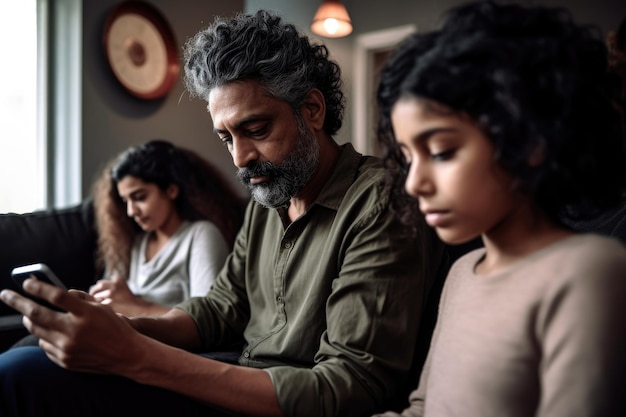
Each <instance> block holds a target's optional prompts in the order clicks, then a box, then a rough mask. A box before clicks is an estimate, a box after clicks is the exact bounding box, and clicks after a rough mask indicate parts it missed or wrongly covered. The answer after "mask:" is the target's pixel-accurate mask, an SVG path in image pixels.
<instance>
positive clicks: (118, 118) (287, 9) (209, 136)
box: [82, 0, 626, 196]
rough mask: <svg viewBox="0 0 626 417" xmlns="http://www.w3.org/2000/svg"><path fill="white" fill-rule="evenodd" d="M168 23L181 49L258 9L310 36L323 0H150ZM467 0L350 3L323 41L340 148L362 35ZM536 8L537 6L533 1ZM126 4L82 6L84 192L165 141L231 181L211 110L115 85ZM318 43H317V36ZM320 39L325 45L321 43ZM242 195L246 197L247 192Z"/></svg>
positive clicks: (612, 17) (348, 126) (593, 12)
mask: <svg viewBox="0 0 626 417" xmlns="http://www.w3.org/2000/svg"><path fill="white" fill-rule="evenodd" d="M147 1H148V2H150V3H151V4H153V5H154V6H156V7H157V8H158V9H159V10H160V11H161V12H162V13H163V14H164V15H165V16H166V18H167V20H168V21H169V23H170V25H171V27H172V29H173V31H174V33H175V36H176V39H177V43H178V44H179V46H180V47H181V48H182V45H183V44H184V42H185V40H186V39H187V38H189V37H190V36H192V35H193V34H194V33H195V32H196V31H197V30H199V29H200V28H201V27H203V26H205V25H206V24H207V23H209V22H210V21H212V19H213V16H215V15H230V14H232V13H234V12H236V11H239V10H243V11H245V12H254V11H256V10H258V9H268V10H274V11H278V12H279V13H280V14H281V15H282V16H283V17H284V19H285V20H286V21H289V22H291V23H294V24H295V25H297V26H298V27H300V28H301V29H302V30H304V31H305V32H307V33H309V35H311V34H310V32H309V25H310V21H311V19H312V17H313V15H314V14H315V11H316V9H317V7H318V6H319V4H320V3H321V0H295V1H294V0H239V1H235V0H233V1H231V0H229V1H217V0H147ZM461 2H462V1H461V0H385V1H375V0H344V4H345V5H346V7H347V9H348V11H349V13H350V15H351V18H352V21H353V25H354V32H353V33H352V34H351V35H349V36H347V37H345V38H341V39H326V40H323V41H324V42H325V43H326V44H327V46H328V47H329V50H330V53H331V56H332V57H333V58H334V59H336V60H337V61H338V62H339V64H340V65H341V67H342V70H343V78H344V85H345V90H346V93H347V98H348V107H347V114H346V118H345V123H344V126H343V128H342V129H341V130H340V132H339V134H338V135H337V140H338V141H339V142H340V143H344V142H348V141H351V140H352V136H353V117H352V113H353V111H352V110H353V108H354V104H355V103H354V102H353V101H352V100H351V98H352V97H353V95H354V94H353V89H354V86H353V81H354V73H355V70H356V68H355V67H354V57H355V50H356V44H357V41H358V39H359V37H360V36H362V35H365V34H368V33H371V32H373V31H380V30H385V29H390V28H394V27H398V26H403V25H407V24H415V25H416V26H417V30H429V29H432V28H434V27H436V26H437V24H438V22H439V19H440V17H441V15H442V13H443V12H444V11H445V10H446V9H448V8H449V7H451V6H453V5H456V4H459V3H461ZM528 2H530V1H528ZM533 2H534V3H540V4H545V5H550V6H565V7H567V8H569V9H570V10H571V11H572V13H573V15H574V18H575V19H576V20H577V21H579V22H580V23H591V24H597V25H598V26H599V27H600V29H602V30H603V31H604V32H605V33H606V32H607V31H609V30H611V29H614V28H616V27H617V25H618V24H619V22H620V20H621V19H622V18H624V17H626V1H624V0H594V1H589V0H536V1H533ZM118 3H119V0H100V1H97V2H95V1H83V9H84V10H83V34H84V39H83V55H84V56H83V96H82V99H83V105H82V111H83V115H82V134H83V138H82V140H83V143H82V157H83V161H82V184H83V185H82V190H83V195H84V196H86V195H88V193H89V186H90V184H91V182H92V181H93V179H94V178H95V176H96V175H97V173H98V172H99V170H100V169H101V167H102V165H103V164H104V163H105V162H106V161H107V160H108V159H110V158H111V157H113V156H114V155H116V154H117V153H118V152H120V151H121V150H123V149H125V148H126V147H128V146H131V145H135V144H139V143H142V142H144V141H146V140H149V139H152V138H164V139H169V140H172V141H174V142H176V143H178V144H181V145H183V146H186V147H189V148H191V149H194V150H196V151H198V152H199V153H200V154H202V155H204V156H205V157H207V158H208V159H210V160H211V161H213V162H214V163H215V164H216V165H217V166H218V167H219V168H220V169H221V170H223V171H224V172H225V173H226V174H227V176H228V177H229V178H232V180H233V182H234V183H236V181H235V179H234V175H232V173H233V172H234V168H233V166H232V161H231V159H230V156H229V155H228V152H227V151H226V149H225V148H224V147H223V146H222V145H221V144H220V142H219V141H218V140H216V139H215V135H214V134H213V133H212V125H211V120H210V117H209V116H208V114H207V112H206V108H205V104H204V103H203V102H201V101H199V100H197V99H193V100H190V99H189V97H188V95H187V94H186V93H185V91H184V87H183V84H182V82H181V81H180V79H179V81H178V82H177V84H176V86H175V87H174V89H173V91H172V92H171V93H170V94H169V95H168V96H167V97H165V98H164V99H162V100H157V101H154V102H146V101H142V100H138V99H134V98H132V97H131V96H130V95H128V94H127V93H126V92H125V91H123V90H122V88H121V87H120V86H119V85H118V84H117V82H116V81H115V80H114V78H113V76H112V74H111V72H110V71H109V69H108V67H107V64H106V62H105V60H104V57H103V54H102V49H101V36H102V26H103V24H104V20H105V18H106V15H107V13H108V12H109V11H110V10H111V9H112V8H113V6H115V5H116V4H118ZM311 36H312V37H315V36H313V35H311ZM318 39H319V38H318ZM241 190H242V193H243V192H244V190H243V188H241Z"/></svg>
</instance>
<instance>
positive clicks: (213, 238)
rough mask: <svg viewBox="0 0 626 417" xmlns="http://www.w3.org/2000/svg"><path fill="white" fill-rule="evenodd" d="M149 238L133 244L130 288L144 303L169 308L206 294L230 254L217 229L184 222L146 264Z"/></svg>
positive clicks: (145, 235) (143, 236)
mask: <svg viewBox="0 0 626 417" xmlns="http://www.w3.org/2000/svg"><path fill="white" fill-rule="evenodd" d="M148 237H149V233H142V234H140V235H139V236H137V238H136V240H135V243H134V244H133V248H132V252H131V261H130V270H129V276H128V287H129V288H130V290H131V291H132V292H133V294H135V295H138V296H140V297H142V298H144V299H145V300H148V301H151V302H154V303H158V304H162V305H165V306H170V307H171V306H173V305H175V304H178V303H180V302H182V301H184V300H186V299H187V298H189V297H196V296H204V295H206V293H207V292H208V291H209V290H210V289H211V286H212V285H213V282H214V280H215V276H216V275H217V273H218V272H219V271H220V269H222V266H223V265H224V261H225V260H226V257H227V256H228V253H229V247H228V245H227V243H226V241H225V240H224V237H223V236H222V234H221V233H220V231H219V229H218V228H217V226H215V225H214V224H213V223H211V222H209V221H205V220H202V221H195V222H188V221H186V222H183V224H182V225H181V226H180V227H179V229H178V230H177V231H176V233H174V235H173V236H172V237H171V238H170V240H169V241H168V242H167V244H166V245H165V246H164V247H163V248H161V250H160V251H159V252H158V253H157V254H156V255H155V256H154V257H153V258H152V259H150V260H149V261H147V262H146V245H147V243H148Z"/></svg>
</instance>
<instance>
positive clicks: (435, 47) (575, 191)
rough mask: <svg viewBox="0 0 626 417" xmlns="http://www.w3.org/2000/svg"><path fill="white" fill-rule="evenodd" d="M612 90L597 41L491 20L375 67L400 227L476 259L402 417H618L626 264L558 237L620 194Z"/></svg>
mask: <svg viewBox="0 0 626 417" xmlns="http://www.w3.org/2000/svg"><path fill="white" fill-rule="evenodd" d="M608 80H609V74H608V71H607V51H606V48H605V45H604V43H603V41H602V38H601V36H600V33H599V31H594V30H593V28H589V27H583V26H579V25H576V24H575V23H573V21H572V18H571V16H570V14H569V13H568V12H567V11H566V10H564V9H550V8H541V7H523V6H519V5H515V4H507V5H498V4H496V3H494V2H479V3H470V4H467V5H462V6H459V7H457V8H455V9H453V10H452V11H451V12H450V14H449V15H448V18H447V19H446V21H445V23H444V25H443V27H442V28H441V29H440V30H436V31H433V32H430V33H420V34H415V35H413V36H411V37H410V38H409V39H408V40H407V41H406V42H405V43H404V44H403V45H402V46H401V47H400V49H399V51H398V52H397V54H395V56H394V57H393V58H392V59H391V60H390V61H389V62H388V64H387V65H386V67H385V69H384V71H383V73H382V77H381V84H380V86H379V90H378V101H379V104H380V109H381V121H380V125H379V133H380V138H381V141H382V142H383V144H384V146H385V148H386V149H387V156H386V161H387V165H388V166H389V167H390V169H391V170H392V172H393V173H395V181H396V190H397V195H398V196H399V197H398V199H397V200H396V201H397V204H396V207H397V209H398V211H399V215H401V216H402V217H403V218H404V219H405V220H406V221H407V223H408V224H412V222H414V218H415V216H416V215H417V214H418V213H419V211H421V212H422V214H423V215H424V217H425V220H426V222H427V223H428V224H429V225H430V226H432V227H434V228H435V230H436V231H437V234H438V235H439V237H440V238H441V239H442V240H444V241H445V242H446V243H450V244H459V243H463V242H467V241H469V240H470V239H473V238H475V237H477V236H481V237H482V241H483V244H484V248H480V249H476V250H474V251H471V252H469V253H468V254H466V255H464V256H463V257H461V258H460V259H459V260H457V261H456V263H455V264H454V265H453V267H452V268H451V270H450V272H449V274H448V277H447V279H446V282H445V286H444V289H443V293H442V296H441V299H440V304H439V314H438V319H437V324H436V328H435V331H434V334H433V338H432V341H431V344H430V350H429V353H428V358H427V360H426V363H425V365H424V368H423V370H422V373H421V379H420V381H419V385H418V388H417V390H416V391H414V392H413V393H412V394H411V395H410V406H409V407H408V408H407V409H405V410H404V411H403V412H402V414H401V415H402V416H405V417H416V416H427V417H428V416H433V417H447V416H464V417H489V416H497V417H501V416H507V417H517V416H519V417H522V416H523V417H529V416H550V417H560V416H562V417H576V416H581V417H582V416H584V417H607V416H624V415H626V396H624V392H623V391H624V387H626V250H625V249H624V246H622V244H620V242H619V241H617V240H616V239H613V238H610V237H605V236H600V235H595V234H587V233H575V232H574V231H572V230H571V229H570V228H569V227H567V226H566V225H565V224H564V222H563V219H565V218H581V217H583V216H590V217H593V216H595V215H596V214H597V213H598V212H599V211H598V209H604V207H609V206H610V205H612V204H614V203H618V202H619V201H620V195H621V191H622V190H623V189H624V188H623V187H624V178H625V175H624V174H625V172H624V171H625V167H626V160H625V157H624V141H623V135H622V132H621V131H620V118H619V114H618V112H617V110H616V108H615V107H614V106H613V103H612V100H611V99H612V96H613V93H612V92H611V91H610V88H611V87H612V85H611V83H610V82H608ZM384 416H398V414H396V413H393V412H389V413H386V414H384Z"/></svg>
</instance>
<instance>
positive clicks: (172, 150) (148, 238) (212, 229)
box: [90, 140, 245, 316]
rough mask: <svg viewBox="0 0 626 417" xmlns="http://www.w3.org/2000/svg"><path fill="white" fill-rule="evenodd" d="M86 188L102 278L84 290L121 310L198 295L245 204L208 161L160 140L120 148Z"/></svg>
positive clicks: (133, 311) (163, 305) (160, 306)
mask: <svg viewBox="0 0 626 417" xmlns="http://www.w3.org/2000/svg"><path fill="white" fill-rule="evenodd" d="M93 195H94V206H95V217H96V226H97V230H98V263H99V266H100V267H101V268H102V269H104V271H105V278H104V279H102V280H99V281H98V282H97V283H96V284H95V285H94V286H92V288H91V289H90V294H91V295H92V296H93V297H94V298H95V299H96V300H97V301H100V302H102V303H104V304H108V305H110V306H111V308H113V309H114V310H115V311H116V312H118V313H122V314H124V315H127V316H138V315H155V314H161V313H164V312H166V311H167V310H169V307H170V306H172V305H174V304H177V303H180V302H181V301H183V300H185V299H187V298H189V297H193V296H204V295H205V294H206V293H207V292H208V291H209V289H210V287H211V285H212V283H213V279H214V277H215V276H216V275H217V273H218V272H219V270H220V269H221V267H222V266H223V264H224V261H225V260H226V257H227V255H228V254H229V253H230V250H231V248H232V244H233V242H234V238H235V234H236V233H237V231H238V229H239V227H240V225H241V221H242V219H243V211H244V209H245V202H244V201H243V199H241V198H239V197H238V195H237V194H236V193H235V192H234V191H233V190H232V189H231V188H229V186H228V183H227V182H226V181H225V180H224V178H223V177H222V176H221V175H220V173H219V172H218V171H217V170H216V169H215V168H213V167H212V166H211V165H210V164H209V163H208V161H206V160H204V159H203V158H201V157H200V156H198V155H197V154H195V153H193V152H191V151H189V150H186V149H182V148H179V147H176V146H174V145H173V144H171V143H169V142H166V141H162V140H153V141H150V142H147V143H145V144H143V145H141V146H136V147H132V148H130V149H128V150H126V151H125V152H123V153H122V154H121V155H120V156H119V157H117V158H116V159H115V160H114V161H113V162H112V163H111V164H109V166H108V167H107V168H106V169H105V170H104V172H103V174H102V176H101V177H100V179H99V180H98V181H96V183H95V184H94V191H93Z"/></svg>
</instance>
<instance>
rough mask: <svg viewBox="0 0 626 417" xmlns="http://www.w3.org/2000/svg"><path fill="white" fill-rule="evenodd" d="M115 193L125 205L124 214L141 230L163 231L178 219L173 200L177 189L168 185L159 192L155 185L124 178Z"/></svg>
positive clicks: (135, 178)
mask: <svg viewBox="0 0 626 417" xmlns="http://www.w3.org/2000/svg"><path fill="white" fill-rule="evenodd" d="M117 192H118V194H119V196H120V197H121V199H122V201H124V203H125V204H126V214H128V217H132V218H133V220H134V221H135V222H137V224H138V225H139V227H141V228H142V229H143V230H145V231H147V232H153V231H157V230H163V229H165V228H166V227H167V225H168V223H169V222H171V220H172V219H173V218H178V212H177V211H176V206H175V204H174V200H175V199H176V197H177V196H178V187H177V186H176V185H170V186H169V187H168V189H167V190H165V191H163V190H161V189H160V188H159V187H158V186H157V185H156V184H154V183H149V182H144V181H143V180H141V179H139V178H137V177H133V176H130V175H128V176H126V177H124V178H122V179H121V180H120V181H119V182H118V183H117Z"/></svg>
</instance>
